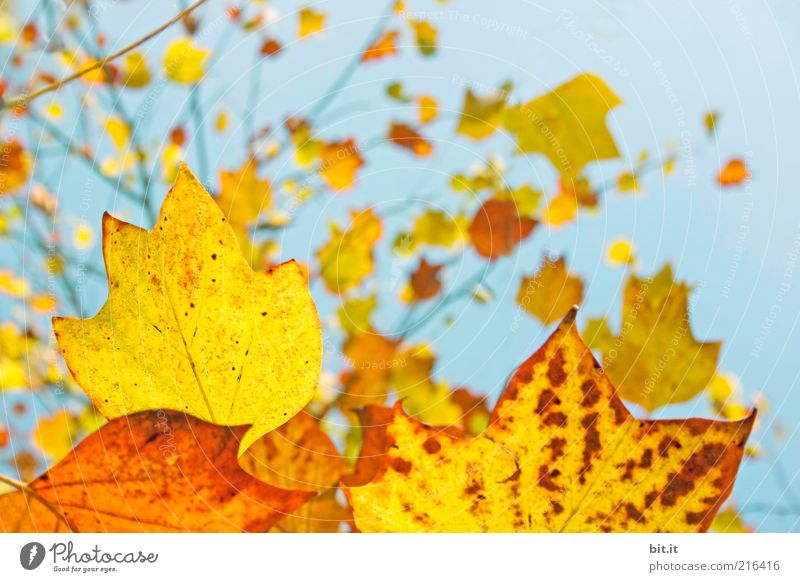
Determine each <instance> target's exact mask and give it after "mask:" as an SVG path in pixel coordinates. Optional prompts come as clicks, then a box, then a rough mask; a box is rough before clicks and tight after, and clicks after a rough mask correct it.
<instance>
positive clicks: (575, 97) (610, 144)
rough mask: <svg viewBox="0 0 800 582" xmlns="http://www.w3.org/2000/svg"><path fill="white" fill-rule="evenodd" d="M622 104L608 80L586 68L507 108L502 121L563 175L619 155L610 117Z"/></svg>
mask: <svg viewBox="0 0 800 582" xmlns="http://www.w3.org/2000/svg"><path fill="white" fill-rule="evenodd" d="M620 103H622V100H621V99H620V98H619V97H618V96H617V95H616V93H614V91H612V90H611V88H610V87H609V86H608V85H606V83H605V81H603V79H601V78H600V77H598V76H596V75H592V74H590V73H582V74H580V75H578V76H577V77H575V78H574V79H572V80H570V81H567V82H566V83H564V84H563V85H560V86H558V87H556V88H555V89H553V90H552V91H551V92H549V93H546V94H545V95H542V96H541V97H537V98H536V99H534V100H533V101H530V102H528V103H525V104H523V105H518V106H516V107H509V108H506V109H505V114H504V118H503V122H504V125H505V127H506V129H507V130H508V131H510V132H511V133H513V134H514V135H515V137H516V139H517V144H518V151H519V152H520V153H539V154H542V155H544V156H546V157H547V159H549V160H550V162H551V163H552V164H553V167H554V168H555V169H556V170H557V171H558V172H559V173H560V174H561V175H562V176H563V177H575V176H578V175H579V174H580V173H581V171H582V170H583V169H584V167H586V165H587V164H589V163H590V162H593V161H596V160H607V159H612V158H617V157H619V151H618V150H617V145H616V143H615V142H614V137H613V136H612V135H611V132H610V131H609V130H608V127H607V126H606V116H607V114H608V113H609V112H610V111H611V110H612V109H614V108H615V107H617V106H618V105H619V104H620Z"/></svg>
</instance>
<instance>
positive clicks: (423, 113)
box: [417, 95, 439, 125]
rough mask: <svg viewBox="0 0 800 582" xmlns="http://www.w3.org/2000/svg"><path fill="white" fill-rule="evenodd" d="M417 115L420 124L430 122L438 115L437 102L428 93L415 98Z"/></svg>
mask: <svg viewBox="0 0 800 582" xmlns="http://www.w3.org/2000/svg"><path fill="white" fill-rule="evenodd" d="M417 107H418V117H419V122H420V123H421V124H422V125H425V124H427V123H430V122H431V121H433V120H434V119H436V118H437V117H438V116H439V102H438V101H437V100H436V98H434V97H431V96H430V95H422V96H421V97H419V99H417Z"/></svg>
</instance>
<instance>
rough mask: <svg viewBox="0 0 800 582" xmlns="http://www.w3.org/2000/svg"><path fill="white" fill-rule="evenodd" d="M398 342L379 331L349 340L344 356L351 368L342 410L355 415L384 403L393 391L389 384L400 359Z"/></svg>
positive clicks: (344, 387) (343, 392) (344, 347)
mask: <svg viewBox="0 0 800 582" xmlns="http://www.w3.org/2000/svg"><path fill="white" fill-rule="evenodd" d="M399 343H400V342H399V341H398V340H391V339H389V338H387V337H386V336H383V335H381V334H379V333H377V332H367V333H362V334H358V335H356V336H353V337H351V338H349V339H348V340H347V341H346V342H345V344H344V346H343V348H342V353H343V355H344V357H345V358H346V360H347V361H348V363H349V364H350V366H351V368H352V369H351V370H350V371H348V372H346V373H345V374H344V378H343V379H344V382H343V386H342V393H341V394H340V395H339V398H338V404H339V407H340V409H341V410H342V411H344V412H351V411H354V410H358V409H360V408H363V407H364V406H367V405H369V404H384V403H385V402H386V399H387V398H388V396H389V393H390V391H391V389H390V386H389V382H390V374H391V370H392V368H393V367H394V366H395V365H397V364H398V360H397V358H396V353H397V348H398V345H399Z"/></svg>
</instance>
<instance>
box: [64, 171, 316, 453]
mask: <svg viewBox="0 0 800 582" xmlns="http://www.w3.org/2000/svg"><path fill="white" fill-rule="evenodd" d="M103 255H104V257H105V260H106V270H107V271H108V279H109V297H108V300H107V301H106V303H105V305H104V306H103V307H102V309H101V310H100V311H99V312H98V314H97V315H95V316H94V317H92V318H90V319H84V320H81V319H73V318H59V317H57V318H54V319H53V330H54V332H55V334H56V339H57V340H58V344H59V347H60V348H61V352H62V355H63V356H64V360H65V361H66V363H67V366H68V367H69V369H70V372H72V375H73V376H74V378H75V380H76V381H77V383H78V384H79V385H80V386H81V388H82V389H83V390H84V392H86V394H87V395H88V396H89V398H90V399H91V400H92V402H93V403H94V404H95V406H96V407H97V408H98V410H99V411H100V412H101V413H102V414H103V415H104V416H106V417H108V418H116V417H119V416H123V415H126V414H131V413H133V412H137V411H140V410H151V409H161V408H166V409H172V410H180V411H185V412H187V413H189V414H192V415H193V416H197V417H198V418H201V419H204V420H208V421H210V422H212V423H217V424H225V425H244V424H247V425H252V426H251V428H250V429H249V430H248V431H247V433H246V434H245V436H244V438H243V440H242V442H241V449H240V450H241V451H244V450H246V449H247V447H248V446H250V444H252V443H253V442H254V441H255V440H257V439H258V438H259V437H261V436H262V435H263V434H265V433H267V432H269V431H270V430H272V429H274V428H276V427H278V426H280V425H281V424H283V423H284V422H286V421H287V420H288V419H289V418H291V417H292V416H294V415H295V414H296V413H297V412H298V411H299V410H301V409H302V408H303V407H304V406H305V405H306V403H307V402H308V401H309V400H310V399H311V398H312V397H313V395H314V392H315V390H316V386H317V381H318V379H319V372H320V364H321V356H322V341H321V334H320V326H319V319H318V317H317V312H316V309H315V307H314V303H313V301H312V299H311V296H310V294H309V292H308V287H307V282H306V278H305V276H304V274H303V272H302V270H301V269H300V267H299V266H298V265H297V263H294V262H289V263H284V264H282V265H279V266H277V267H275V268H273V269H271V270H270V271H269V272H266V273H260V272H253V271H252V270H251V269H250V267H249V266H248V264H247V262H246V261H245V260H244V258H243V257H242V255H241V252H240V249H239V246H238V244H237V242H236V238H235V235H234V233H233V230H232V229H231V228H230V226H229V225H228V221H227V219H226V218H225V216H224V215H223V213H222V212H221V211H220V209H219V207H218V206H217V205H216V204H215V203H214V201H213V200H212V198H211V196H209V195H208V193H207V192H206V191H205V189H204V188H203V186H202V184H200V182H198V181H197V178H195V177H194V175H193V174H192V173H191V172H190V171H189V169H188V168H186V167H185V166H182V167H181V170H180V173H179V175H178V179H177V181H176V183H175V185H174V186H173V188H172V189H171V190H170V192H169V194H167V197H166V199H165V200H164V203H163V205H162V207H161V212H160V214H159V217H158V220H157V222H156V225H155V226H154V228H153V229H152V230H151V231H149V232H148V231H146V230H143V229H141V228H139V227H137V226H134V225H131V224H127V223H125V222H122V221H120V220H118V219H116V218H113V217H112V216H110V215H108V214H106V215H105V217H104V219H103Z"/></svg>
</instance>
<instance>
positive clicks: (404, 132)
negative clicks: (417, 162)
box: [387, 123, 433, 158]
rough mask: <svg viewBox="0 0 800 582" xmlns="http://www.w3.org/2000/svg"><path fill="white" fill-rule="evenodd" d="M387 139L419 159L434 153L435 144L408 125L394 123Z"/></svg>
mask: <svg viewBox="0 0 800 582" xmlns="http://www.w3.org/2000/svg"><path fill="white" fill-rule="evenodd" d="M387 139H388V140H389V141H390V142H392V143H393V144H395V145H396V146H399V147H401V148H405V149H407V150H408V151H410V152H411V153H413V154H414V155H415V156H417V157H418V158H427V157H428V156H430V155H431V154H432V153H433V144H432V143H430V142H429V141H427V140H426V139H425V138H424V137H422V135H421V134H420V133H419V132H418V131H417V130H416V129H414V128H413V127H411V126H410V125H408V124H406V123H392V125H391V127H390V128H389V136H388V138H387Z"/></svg>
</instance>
